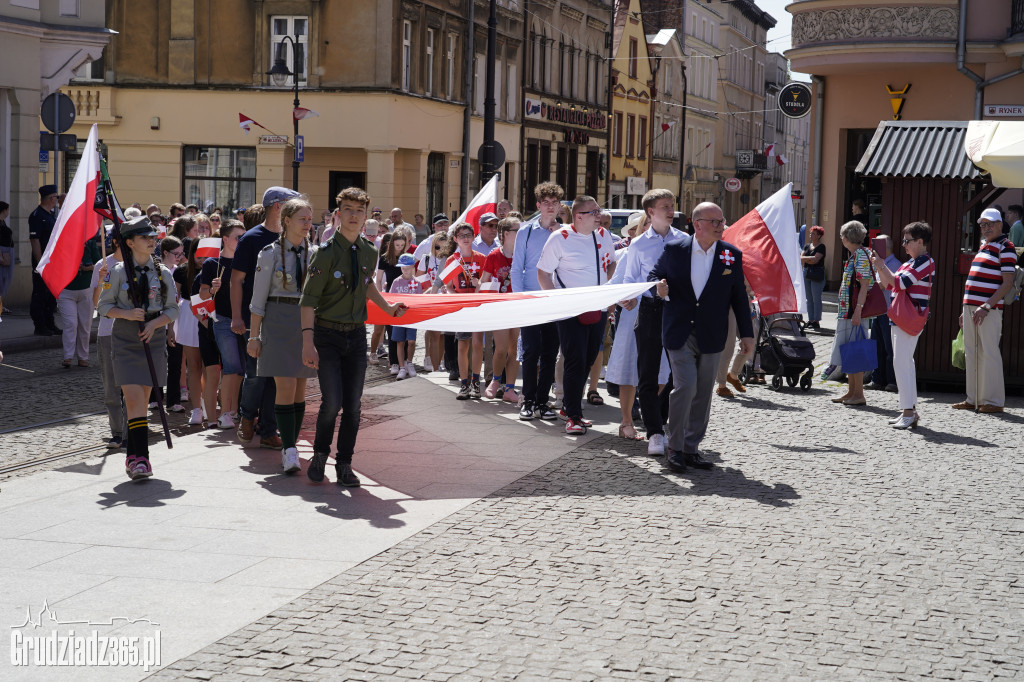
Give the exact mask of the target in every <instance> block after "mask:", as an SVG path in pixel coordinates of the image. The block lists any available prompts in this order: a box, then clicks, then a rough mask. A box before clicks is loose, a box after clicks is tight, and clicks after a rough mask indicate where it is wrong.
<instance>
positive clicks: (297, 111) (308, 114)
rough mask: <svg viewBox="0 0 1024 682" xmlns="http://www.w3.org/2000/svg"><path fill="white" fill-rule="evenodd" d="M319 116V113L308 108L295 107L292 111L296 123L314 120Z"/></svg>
mask: <svg viewBox="0 0 1024 682" xmlns="http://www.w3.org/2000/svg"><path fill="white" fill-rule="evenodd" d="M319 115H320V114H318V113H317V112H315V111H313V110H312V109H307V108H306V107H295V108H294V109H292V116H294V117H295V120H296V121H301V120H302V119H304V118H313V117H314V116H319Z"/></svg>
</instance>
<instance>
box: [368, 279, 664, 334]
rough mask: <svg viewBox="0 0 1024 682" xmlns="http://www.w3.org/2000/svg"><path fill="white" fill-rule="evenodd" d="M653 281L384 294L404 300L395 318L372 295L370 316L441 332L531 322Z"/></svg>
mask: <svg viewBox="0 0 1024 682" xmlns="http://www.w3.org/2000/svg"><path fill="white" fill-rule="evenodd" d="M652 286H654V284H653V283H652V282H641V283H639V284H602V285H601V286H593V287H576V288H574V289H550V290H546V291H529V292H525V293H511V294H500V293H495V292H481V293H475V294H448V295H442V294H384V298H385V299H387V301H388V302H389V303H404V304H405V305H406V307H407V309H406V311H405V314H404V315H402V316H401V317H400V318H398V319H397V320H396V319H395V318H392V317H388V315H387V313H385V312H384V311H382V310H381V309H380V308H378V307H377V306H376V305H375V304H374V303H373V302H372V301H367V304H366V310H367V315H368V317H367V322H368V323H369V324H401V325H402V326H403V327H412V328H414V329H430V330H433V331H439V332H485V331H490V330H493V329H503V328H511V327H527V326H530V325H535V324H544V323H546V322H553V321H555V320H564V319H566V318H569V317H573V316H574V315H579V314H580V313H585V312H587V311H589V310H602V309H605V308H608V306H610V305H612V304H614V303H617V302H618V301H624V300H627V299H631V298H636V297H637V296H639V295H640V294H642V293H643V292H644V291H646V290H647V289H650V288H651V287H652ZM502 325H505V326H504V327H503V326H502Z"/></svg>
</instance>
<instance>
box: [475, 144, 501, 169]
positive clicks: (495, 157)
mask: <svg viewBox="0 0 1024 682" xmlns="http://www.w3.org/2000/svg"><path fill="white" fill-rule="evenodd" d="M493 145H494V146H493V147H490V145H489V144H488V143H487V142H484V143H483V144H482V145H480V148H479V149H477V150H476V158H477V161H479V162H480V170H481V171H486V170H488V169H486V168H484V167H483V163H484V159H486V158H487V152H488V147H490V152H491V170H495V171H496V170H498V169H499V168H501V167H502V166H503V165H504V163H505V148H504V147H502V146H501V143H500V142H498V141H497V140H495V141H494V142H493Z"/></svg>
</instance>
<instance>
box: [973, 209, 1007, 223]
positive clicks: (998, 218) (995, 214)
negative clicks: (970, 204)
mask: <svg viewBox="0 0 1024 682" xmlns="http://www.w3.org/2000/svg"><path fill="white" fill-rule="evenodd" d="M982 220H988V221H990V222H993V223H1001V222H1003V216H1002V215H1001V214H1000V213H999V209H998V208H986V209H985V210H984V211H982V212H981V217H980V218H978V222H979V223H980V222H981V221H982Z"/></svg>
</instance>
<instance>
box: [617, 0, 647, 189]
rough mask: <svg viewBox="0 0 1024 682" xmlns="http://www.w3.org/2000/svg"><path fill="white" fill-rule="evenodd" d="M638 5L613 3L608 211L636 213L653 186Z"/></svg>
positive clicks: (629, 0) (634, 0) (622, 0)
mask: <svg viewBox="0 0 1024 682" xmlns="http://www.w3.org/2000/svg"><path fill="white" fill-rule="evenodd" d="M641 14H642V8H641V5H640V0H615V9H614V14H613V18H612V20H613V23H614V29H613V33H612V73H611V78H610V82H611V116H612V127H611V131H612V139H611V157H610V159H611V161H610V163H609V177H608V206H609V207H611V208H639V206H640V199H641V197H643V195H644V194H645V193H646V192H647V189H648V188H649V187H650V183H651V180H652V177H651V174H652V170H653V166H652V163H651V154H650V145H649V140H650V139H651V136H652V127H653V119H654V108H653V106H652V101H653V99H654V98H653V95H652V93H653V90H654V77H653V73H652V70H651V61H650V57H649V54H648V51H647V36H646V35H645V33H644V25H643V21H642V20H641Z"/></svg>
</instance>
